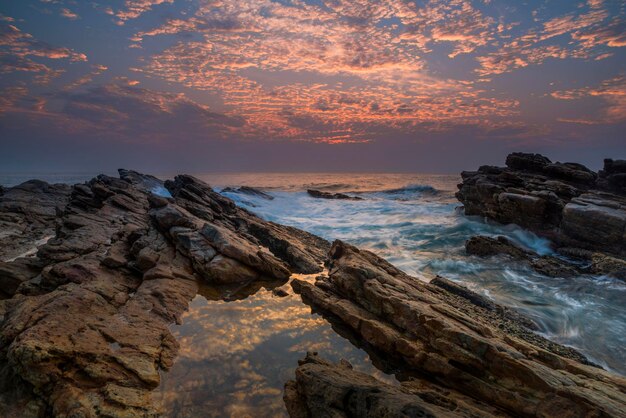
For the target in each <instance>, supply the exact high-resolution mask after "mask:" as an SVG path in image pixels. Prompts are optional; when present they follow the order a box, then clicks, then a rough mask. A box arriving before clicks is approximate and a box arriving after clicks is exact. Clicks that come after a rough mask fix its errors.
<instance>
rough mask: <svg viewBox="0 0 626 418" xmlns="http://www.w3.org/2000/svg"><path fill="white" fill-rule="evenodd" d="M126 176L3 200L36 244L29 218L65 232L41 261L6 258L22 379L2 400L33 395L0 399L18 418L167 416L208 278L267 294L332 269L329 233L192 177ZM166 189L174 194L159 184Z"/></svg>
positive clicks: (5, 323) (44, 248) (13, 362)
mask: <svg viewBox="0 0 626 418" xmlns="http://www.w3.org/2000/svg"><path fill="white" fill-rule="evenodd" d="M120 176H121V178H113V177H109V176H104V175H100V176H97V177H96V178H94V179H92V180H91V181H89V182H87V183H85V184H80V185H75V186H74V187H71V188H70V187H69V186H62V187H61V186H59V187H56V186H50V185H46V184H45V183H41V182H27V183H25V184H24V185H22V186H19V187H18V188H13V189H9V190H8V191H7V192H6V193H5V194H4V195H3V196H2V198H1V199H2V200H1V201H0V203H2V204H1V205H0V216H1V219H2V220H3V221H6V222H12V224H11V225H15V229H16V231H17V232H16V233H19V234H22V235H23V236H24V237H25V242H26V241H27V240H30V241H29V245H31V246H32V245H33V242H32V240H33V239H34V238H35V239H36V238H37V237H38V236H40V235H41V234H39V235H36V234H35V233H34V232H32V231H30V232H29V231H28V228H30V223H32V224H33V225H35V226H36V227H37V228H40V229H45V231H50V232H51V233H52V235H54V236H53V238H52V239H50V240H47V242H45V243H44V242H42V243H41V244H38V245H40V248H39V249H38V250H37V249H36V248H35V250H34V251H36V257H32V258H18V259H16V260H14V261H9V262H2V263H0V284H2V296H3V297H5V298H7V299H4V300H1V301H0V362H1V364H3V365H4V366H5V369H6V373H7V374H8V375H10V376H14V380H15V384H14V385H13V386H12V387H4V386H2V387H0V389H1V390H0V400H2V399H12V398H15V399H20V401H19V404H17V403H16V404H15V405H14V408H13V407H11V408H9V407H8V406H7V408H8V409H7V408H5V405H0V412H2V413H3V414H4V415H5V416H11V415H13V416H29V414H30V416H54V417H69V416H81V417H91V416H116V417H117V416H125V417H146V416H158V415H159V414H160V406H159V404H158V403H155V402H154V401H153V400H152V397H151V396H150V392H151V391H152V390H153V389H154V388H155V387H157V386H158V384H159V382H160V372H161V370H167V369H168V368H169V367H170V366H171V365H172V363H173V360H174V358H175V357H176V353H177V349H178V343H177V342H176V340H175V339H174V337H173V336H172V334H171V332H170V329H169V327H170V325H171V324H172V323H173V322H179V321H180V317H181V315H182V313H183V312H184V310H185V309H187V307H188V304H189V302H190V301H191V299H192V298H193V297H194V296H195V295H196V292H197V290H198V280H199V279H200V280H209V281H212V282H215V283H232V282H249V281H252V280H258V281H259V282H260V283H261V284H259V285H258V286H257V289H258V288H259V287H261V286H264V285H266V284H267V283H270V282H272V283H273V282H276V284H275V285H274V286H278V285H280V284H281V283H284V282H285V280H286V279H287V278H288V277H289V276H290V275H291V272H292V271H293V272H297V273H312V272H319V271H321V270H322V263H323V260H324V254H325V252H326V251H327V249H328V247H329V244H328V242H326V241H325V240H323V239H321V238H318V237H315V236H313V235H311V234H307V233H305V232H302V231H299V230H297V229H295V228H288V227H283V226H281V225H277V224H274V223H271V222H266V221H263V220H262V219H260V218H258V217H256V216H255V215H253V214H251V213H249V212H247V211H245V210H243V209H240V208H238V207H236V206H235V205H234V203H233V202H232V201H231V200H230V199H227V198H225V197H223V196H221V195H219V194H218V193H215V192H214V191H213V190H212V189H211V188H210V187H209V186H208V185H206V184H205V183H203V182H201V181H199V180H197V179H195V178H193V177H191V176H178V177H176V179H175V180H174V181H169V182H167V183H162V182H161V181H160V180H158V179H156V178H154V177H152V176H147V175H143V174H140V173H136V172H133V171H129V170H120ZM165 185H167V186H168V187H170V188H171V195H172V196H173V197H166V196H167V195H169V194H170V191H168V190H165V191H166V192H167V193H165V192H163V191H160V190H156V191H155V187H157V186H161V187H165ZM155 193H157V194H155ZM55 226H56V228H55ZM20 228H21V229H20ZM46 228H47V229H46ZM3 231H4V230H3ZM33 231H35V232H36V231H38V230H34V229H33ZM31 232H32V233H31ZM33 237H34V238H33ZM33 248H34V247H33ZM3 250H4V248H3ZM251 286H252V285H251ZM242 287H245V286H242ZM252 287H254V286H252ZM2 373H4V371H2ZM18 388H19V391H18ZM22 399H23V401H22ZM23 405H27V406H28V405H30V406H28V408H31V409H32V411H31V410H30V409H28V408H27V407H22V406H23ZM25 408H26V409H25ZM31 412H32V414H31Z"/></svg>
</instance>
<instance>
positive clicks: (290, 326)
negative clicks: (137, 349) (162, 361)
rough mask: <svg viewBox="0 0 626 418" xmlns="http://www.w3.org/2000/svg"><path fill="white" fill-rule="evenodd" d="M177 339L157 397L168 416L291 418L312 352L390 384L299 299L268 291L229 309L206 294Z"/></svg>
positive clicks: (179, 329)
mask: <svg viewBox="0 0 626 418" xmlns="http://www.w3.org/2000/svg"><path fill="white" fill-rule="evenodd" d="M287 288H289V287H287ZM206 292H207V289H204V291H203V293H206ZM290 293H291V290H290ZM210 294H211V295H215V293H214V292H210ZM209 297H210V298H211V299H212V298H213V297H212V296H209ZM173 333H174V335H175V336H176V337H177V339H178V341H179V343H180V345H181V348H180V351H179V354H178V357H177V359H176V361H175V364H174V366H173V367H172V369H171V370H170V371H168V372H167V373H163V375H162V383H161V385H160V387H159V388H158V389H157V390H156V391H155V394H154V396H155V397H156V398H159V399H161V400H162V401H163V403H164V405H165V408H166V411H167V415H168V416H174V417H192V416H207V417H208V416H220V417H221V416H232V417H243V416H250V417H263V416H282V415H285V413H286V412H285V409H284V404H283V400H282V395H283V386H284V384H285V382H286V381H287V380H290V379H293V378H294V370H295V368H296V367H297V364H298V360H299V359H301V358H303V357H304V354H305V353H306V352H307V351H319V352H320V353H323V355H324V357H325V358H329V359H331V360H339V359H341V358H345V359H347V360H349V361H350V362H351V363H353V364H354V366H355V368H356V369H360V370H364V371H367V372H368V373H373V374H375V375H377V376H380V377H383V378H384V375H383V374H382V373H381V372H380V371H378V370H377V369H375V368H374V367H373V366H372V365H371V363H370V361H369V359H368V357H367V355H366V353H365V352H364V351H361V350H359V349H357V348H356V347H354V346H353V345H352V344H351V343H350V342H348V341H347V340H346V339H344V338H342V337H340V336H339V335H337V334H336V333H335V331H333V330H332V328H331V326H330V325H329V324H328V322H326V321H325V320H324V319H322V318H321V317H319V316H318V315H313V314H311V309H310V308H309V307H308V306H306V305H304V304H303V303H302V302H301V300H300V297H299V296H298V295H293V294H290V295H289V296H287V297H284V298H280V297H277V296H275V295H274V294H273V293H272V292H271V291H269V290H266V289H261V290H260V291H258V292H257V293H256V294H254V295H252V296H249V297H248V298H246V299H243V300H235V301H229V302H224V301H215V300H207V299H206V298H205V297H204V296H201V295H198V296H196V298H195V299H194V300H193V301H192V303H191V306H190V309H189V311H188V312H187V313H186V314H185V316H184V317H183V323H182V325H180V326H175V327H174V328H173ZM386 379H389V378H388V377H387V378H386Z"/></svg>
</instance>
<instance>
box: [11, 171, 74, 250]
mask: <svg viewBox="0 0 626 418" xmlns="http://www.w3.org/2000/svg"><path fill="white" fill-rule="evenodd" d="M70 190H71V188H70V187H69V186H67V185H64V184H48V183H46V182H44V181H40V180H29V181H27V182H24V183H22V184H20V185H18V186H15V187H11V188H8V189H5V190H4V193H2V194H1V195H0V261H7V260H13V259H15V258H19V257H24V256H29V255H33V254H34V253H35V252H37V247H38V246H41V245H42V244H44V243H45V242H46V241H47V239H48V238H49V237H51V236H53V235H54V229H55V219H56V215H57V211H58V210H61V209H62V208H63V207H65V205H66V203H67V200H68V199H69V195H70Z"/></svg>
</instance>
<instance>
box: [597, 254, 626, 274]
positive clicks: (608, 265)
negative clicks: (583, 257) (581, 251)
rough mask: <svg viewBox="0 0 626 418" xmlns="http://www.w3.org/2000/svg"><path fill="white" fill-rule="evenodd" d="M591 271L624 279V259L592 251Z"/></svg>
mask: <svg viewBox="0 0 626 418" xmlns="http://www.w3.org/2000/svg"><path fill="white" fill-rule="evenodd" d="M590 270H591V272H592V273H594V274H602V275H606V276H612V277H615V278H618V279H621V280H626V261H624V260H623V259H621V258H615V257H611V256H608V255H606V254H601V253H594V254H593V255H592V256H591V268H590Z"/></svg>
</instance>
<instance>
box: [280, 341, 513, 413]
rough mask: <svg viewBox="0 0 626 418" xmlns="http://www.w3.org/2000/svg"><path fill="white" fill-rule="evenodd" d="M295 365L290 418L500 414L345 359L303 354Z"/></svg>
mask: <svg viewBox="0 0 626 418" xmlns="http://www.w3.org/2000/svg"><path fill="white" fill-rule="evenodd" d="M298 363H299V367H298V368H297V369H296V380H295V381H289V382H287V383H286V384H285V392H284V400H285V405H286V407H287V411H288V413H289V416H290V417H291V418H309V417H326V416H333V417H460V416H465V417H477V416H499V415H501V414H500V413H499V412H498V411H497V410H496V409H495V408H490V407H489V406H487V405H484V404H480V403H478V402H476V401H474V400H472V399H469V398H463V397H457V398H456V399H453V398H450V397H449V396H448V394H447V393H446V392H445V391H443V390H438V389H439V388H433V387H430V388H423V387H420V382H419V381H418V380H417V379H415V380H414V381H412V382H407V383H406V384H404V385H402V386H392V385H390V384H387V383H383V382H381V381H379V380H377V379H375V378H374V377H372V376H369V375H367V374H365V373H362V372H358V371H355V370H353V369H352V365H351V364H350V363H349V362H347V361H345V360H342V361H341V362H339V363H336V364H335V363H331V362H329V361H327V360H324V359H322V358H320V357H319V356H318V355H317V353H307V355H306V357H305V358H304V359H303V360H301V361H299V362H298Z"/></svg>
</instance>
